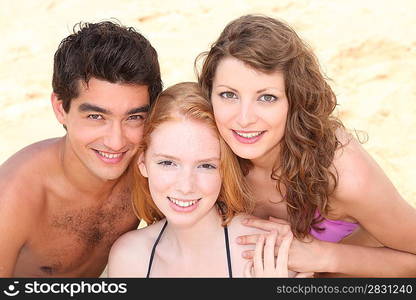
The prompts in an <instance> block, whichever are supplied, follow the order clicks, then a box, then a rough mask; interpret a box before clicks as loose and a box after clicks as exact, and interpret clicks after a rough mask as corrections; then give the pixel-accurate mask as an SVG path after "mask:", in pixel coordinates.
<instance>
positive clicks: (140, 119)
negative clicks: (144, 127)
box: [128, 115, 144, 121]
mask: <svg viewBox="0 0 416 300" xmlns="http://www.w3.org/2000/svg"><path fill="white" fill-rule="evenodd" d="M128 120H133V121H143V120H144V116H143V115H132V116H129V117H128Z"/></svg>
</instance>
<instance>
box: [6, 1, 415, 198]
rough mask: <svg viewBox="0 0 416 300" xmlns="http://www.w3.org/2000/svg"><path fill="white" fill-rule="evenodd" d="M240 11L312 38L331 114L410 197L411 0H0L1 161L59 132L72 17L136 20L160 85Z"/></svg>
mask: <svg viewBox="0 0 416 300" xmlns="http://www.w3.org/2000/svg"><path fill="white" fill-rule="evenodd" d="M399 3H400V6H399V5H398V4H399ZM247 13H263V14H267V15H270V16H273V17H276V18H280V19H282V20H285V21H286V22H288V23H289V24H291V25H292V26H293V27H294V28H295V29H296V30H297V32H298V33H299V35H300V36H302V37H303V38H304V39H305V40H306V41H307V42H308V43H309V44H310V45H311V46H312V47H313V49H314V50H315V52H316V54H317V56H318V58H319V60H320V63H321V65H322V69H323V70H324V71H325V73H326V74H327V76H328V77H330V78H331V79H332V81H331V82H330V84H331V86H332V87H333V89H334V91H335V92H336V94H337V96H338V100H339V107H338V109H337V114H339V116H340V117H341V119H342V120H343V121H344V123H345V125H346V126H347V127H348V128H350V129H357V130H363V131H365V132H366V133H367V134H368V137H369V140H368V142H367V143H365V144H364V147H365V148H366V149H367V151H368V152H369V153H370V154H371V155H372V156H373V157H374V158H375V159H376V161H377V162H378V163H379V165H380V166H381V167H382V168H383V169H384V171H385V173H386V174H387V175H388V176H389V178H390V179H391V180H392V182H393V183H394V185H395V186H396V187H397V189H398V190H399V191H400V193H401V194H402V196H403V197H404V198H405V199H406V200H407V201H408V202H409V203H411V204H412V205H414V206H416V197H415V196H416V190H415V188H414V187H413V182H414V180H415V179H414V178H416V155H415V150H414V149H416V132H415V129H416V118H415V116H416V99H415V98H416V97H415V96H416V80H415V78H416V26H415V25H416V24H415V23H416V1H414V0H401V1H400V2H397V1H391V0H382V1H376V0H371V1H362V0H340V1H332V0H318V1H285V0H279V1H242V0H240V1H231V0H221V1H179V0H174V1H147V0H146V1H138V0H124V1H103V0H92V1H80V0H77V1H57V0H42V1H30V0H18V1H2V2H1V3H0V36H1V43H0V57H1V60H0V163H2V162H4V161H5V160H6V159H7V158H8V157H9V156H10V155H12V154H13V153H14V152H16V151H18V150H19V149H21V148H22V147H24V146H26V145H28V144H30V143H33V142H35V141H38V140H41V139H46V138H49V137H54V136H60V135H63V134H64V131H63V129H62V127H61V126H60V124H59V123H58V122H57V121H56V119H55V117H54V114H53V112H52V109H51V107H50V93H51V74H52V57H53V54H54V52H55V50H56V47H57V46H58V44H59V42H60V41H61V40H62V39H63V38H64V37H65V36H67V35H68V34H69V33H70V32H71V29H72V27H73V25H74V24H75V23H77V22H79V21H84V22H96V21H101V20H108V19H110V18H116V19H118V20H119V21H120V22H121V23H122V24H124V25H128V26H133V27H135V28H136V29H137V30H139V31H140V32H141V33H142V34H143V35H145V36H146V37H147V38H148V39H149V40H150V41H151V42H152V44H153V45H154V47H155V48H156V49H157V51H158V53H159V56H160V63H161V68H162V77H163V81H164V85H165V87H167V86H169V85H171V84H174V83H176V82H179V81H189V80H195V76H194V71H193V61H194V58H195V57H196V56H197V55H198V54H199V53H200V52H202V51H204V50H206V49H207V48H208V46H209V45H210V43H212V42H213V41H214V40H215V38H216V37H217V36H218V34H219V33H220V31H221V30H222V28H223V27H224V26H225V24H227V23H228V22H229V21H230V20H232V19H234V18H236V17H238V16H240V15H243V14H247ZM411 149H413V150H411Z"/></svg>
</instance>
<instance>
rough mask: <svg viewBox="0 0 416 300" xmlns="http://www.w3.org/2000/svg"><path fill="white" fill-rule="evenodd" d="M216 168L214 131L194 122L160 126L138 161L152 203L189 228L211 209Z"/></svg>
mask: <svg viewBox="0 0 416 300" xmlns="http://www.w3.org/2000/svg"><path fill="white" fill-rule="evenodd" d="M219 167H220V144H219V140H218V138H217V136H216V134H215V132H214V131H213V130H212V129H211V128H209V127H208V126H207V125H205V124H204V123H202V122H198V121H193V120H178V121H168V122H164V123H162V124H161V125H160V126H158V127H157V128H156V129H155V130H154V131H153V132H152V134H151V135H150V145H149V147H148V149H147V150H146V152H145V154H144V155H141V156H140V158H139V169H140V172H141V173H142V175H143V176H145V177H147V178H148V180H149V189H150V193H151V196H152V198H153V201H154V202H155V204H156V205H157V207H158V208H159V209H160V211H161V212H162V213H163V214H164V215H165V216H166V218H167V220H168V221H169V223H175V224H177V225H179V224H181V225H187V226H189V225H192V224H193V223H195V222H197V221H198V220H201V219H202V218H203V217H204V216H205V215H207V213H208V212H209V211H210V210H211V209H212V208H213V207H214V204H215V202H216V201H217V198H218V195H219V193H220V190H221V182H222V181H221V176H220V169H219Z"/></svg>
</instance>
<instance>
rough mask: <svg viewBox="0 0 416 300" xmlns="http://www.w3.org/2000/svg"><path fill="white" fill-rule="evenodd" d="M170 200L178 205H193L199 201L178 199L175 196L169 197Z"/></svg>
mask: <svg viewBox="0 0 416 300" xmlns="http://www.w3.org/2000/svg"><path fill="white" fill-rule="evenodd" d="M168 199H169V201H171V202H173V203H175V204H176V205H178V206H180V207H188V206H191V205H194V204H195V203H196V202H198V200H192V201H181V200H176V199H174V198H170V197H168Z"/></svg>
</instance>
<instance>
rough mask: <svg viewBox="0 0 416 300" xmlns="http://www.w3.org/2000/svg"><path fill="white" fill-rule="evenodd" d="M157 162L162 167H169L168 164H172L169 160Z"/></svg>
mask: <svg viewBox="0 0 416 300" xmlns="http://www.w3.org/2000/svg"><path fill="white" fill-rule="evenodd" d="M157 164H158V165H161V166H163V167H170V166H173V165H174V163H173V161H170V160H162V161H160V162H158V163H157Z"/></svg>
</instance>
